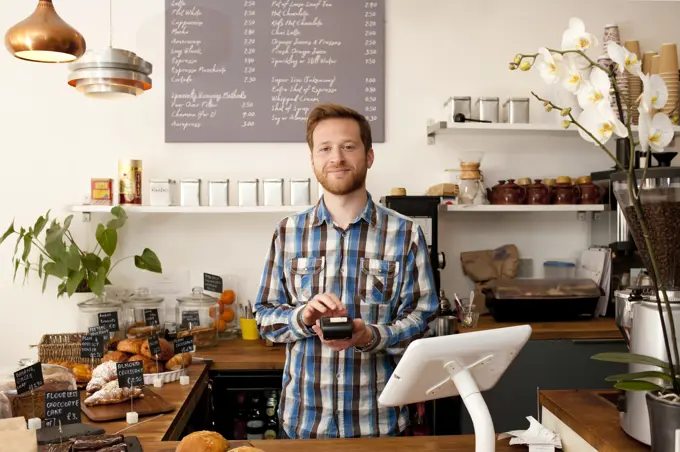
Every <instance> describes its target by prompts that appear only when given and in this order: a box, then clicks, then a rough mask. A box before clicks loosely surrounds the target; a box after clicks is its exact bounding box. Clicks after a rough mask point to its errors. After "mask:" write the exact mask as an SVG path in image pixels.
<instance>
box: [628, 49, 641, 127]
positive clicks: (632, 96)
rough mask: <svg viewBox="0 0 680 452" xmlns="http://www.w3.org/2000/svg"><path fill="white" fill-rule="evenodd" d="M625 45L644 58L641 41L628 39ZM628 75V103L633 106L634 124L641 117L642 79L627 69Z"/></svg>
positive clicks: (630, 50) (639, 57)
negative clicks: (639, 99) (639, 109)
mask: <svg viewBox="0 0 680 452" xmlns="http://www.w3.org/2000/svg"><path fill="white" fill-rule="evenodd" d="M624 47H625V48H626V49H627V50H628V51H629V52H631V53H634V54H635V56H637V58H638V59H640V60H641V59H642V55H641V54H640V42H639V41H627V42H626V44H625V45H624ZM626 77H627V78H628V105H630V106H632V108H633V118H632V122H633V124H637V123H638V120H639V118H640V112H639V111H638V105H639V102H638V98H639V97H640V94H642V79H640V77H638V76H636V75H633V74H631V73H629V72H627V71H626Z"/></svg>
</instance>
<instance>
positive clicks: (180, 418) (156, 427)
mask: <svg viewBox="0 0 680 452" xmlns="http://www.w3.org/2000/svg"><path fill="white" fill-rule="evenodd" d="M187 375H189V378H190V381H191V383H190V384H188V385H186V386H182V385H180V384H179V382H172V383H166V384H165V385H163V387H162V388H152V390H153V391H154V392H155V393H157V394H158V395H160V396H161V397H162V398H163V399H164V400H165V401H166V402H168V403H169V404H170V405H172V406H173V407H175V409H174V410H173V411H172V412H170V413H166V414H164V415H162V416H160V417H156V416H158V415H151V416H144V417H141V418H140V419H139V422H140V424H137V425H135V426H132V428H130V429H128V430H125V431H124V432H121V433H122V434H123V435H125V436H137V437H138V438H139V439H140V441H142V444H151V443H155V442H159V441H169V440H176V439H179V437H180V435H181V433H182V431H183V430H184V427H185V426H186V423H187V421H188V419H189V416H190V415H191V413H192V412H193V410H194V408H195V407H196V404H197V403H198V401H199V400H200V398H201V395H202V394H203V391H205V389H206V387H207V384H208V368H207V366H206V365H205V364H202V363H200V364H192V365H191V366H189V367H187ZM127 403H128V405H129V402H127ZM148 419H151V420H149V421H148V422H145V423H144V424H141V422H144V421H146V420H148ZM82 422H83V423H85V424H90V425H93V426H95V427H100V428H103V429H104V430H105V431H106V433H108V434H113V433H117V432H119V431H121V430H123V429H125V428H128V427H131V426H130V425H128V424H127V423H126V422H125V419H122V420H120V421H112V422H93V421H92V420H90V419H89V418H88V417H87V416H86V415H85V413H83V414H82ZM144 450H146V446H144Z"/></svg>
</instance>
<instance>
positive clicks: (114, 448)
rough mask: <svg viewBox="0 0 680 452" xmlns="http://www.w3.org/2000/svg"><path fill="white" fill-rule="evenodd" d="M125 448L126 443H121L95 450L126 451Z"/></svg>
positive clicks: (107, 451)
mask: <svg viewBox="0 0 680 452" xmlns="http://www.w3.org/2000/svg"><path fill="white" fill-rule="evenodd" d="M127 450H128V447H127V444H125V443H121V444H116V445H115V446H111V447H105V448H103V449H97V452H127Z"/></svg>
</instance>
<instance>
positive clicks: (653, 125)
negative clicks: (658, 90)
mask: <svg viewBox="0 0 680 452" xmlns="http://www.w3.org/2000/svg"><path fill="white" fill-rule="evenodd" d="M638 110H639V111H640V119H639V122H638V130H639V133H640V147H641V148H642V151H643V152H647V150H648V149H649V148H650V147H651V148H652V151H654V152H663V151H664V150H665V148H666V146H668V145H669V144H670V142H671V140H672V139H673V135H674V134H675V132H674V131H673V124H672V123H671V120H670V118H669V117H668V115H667V114H665V113H657V114H655V115H654V119H652V117H651V114H650V113H649V111H646V110H644V109H643V108H642V107H640V108H638Z"/></svg>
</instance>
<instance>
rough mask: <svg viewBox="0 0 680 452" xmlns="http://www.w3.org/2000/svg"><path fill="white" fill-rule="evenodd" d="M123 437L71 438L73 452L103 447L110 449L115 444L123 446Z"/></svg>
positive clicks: (95, 436)
mask: <svg viewBox="0 0 680 452" xmlns="http://www.w3.org/2000/svg"><path fill="white" fill-rule="evenodd" d="M124 442H125V437H123V435H94V436H79V437H77V438H73V446H72V448H71V449H72V450H73V452H76V451H79V450H83V451H85V450H87V451H91V450H100V449H101V448H103V447H111V446H115V445H116V444H123V443H124Z"/></svg>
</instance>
